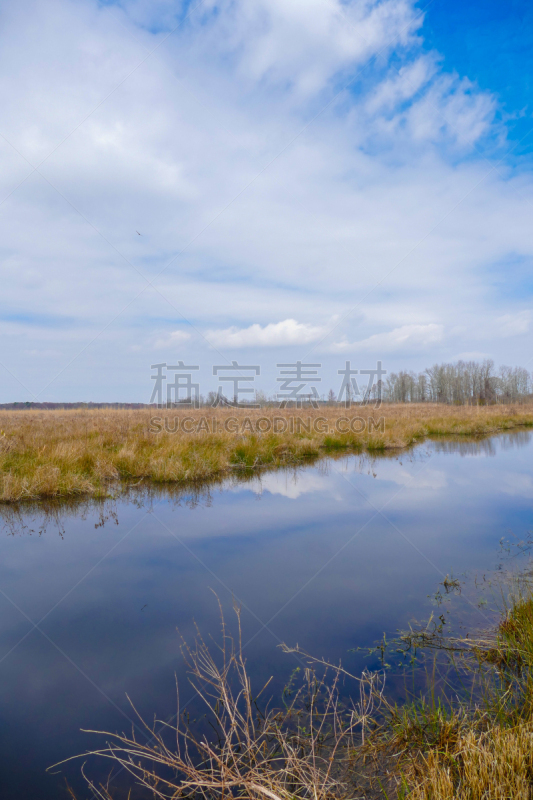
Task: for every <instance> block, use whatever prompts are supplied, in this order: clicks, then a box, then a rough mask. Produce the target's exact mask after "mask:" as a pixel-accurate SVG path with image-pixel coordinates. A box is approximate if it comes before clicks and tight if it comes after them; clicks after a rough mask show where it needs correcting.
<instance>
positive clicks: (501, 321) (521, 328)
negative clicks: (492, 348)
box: [495, 310, 532, 336]
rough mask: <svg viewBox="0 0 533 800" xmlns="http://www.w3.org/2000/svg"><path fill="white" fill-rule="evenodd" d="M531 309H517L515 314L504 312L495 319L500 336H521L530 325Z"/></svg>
mask: <svg viewBox="0 0 533 800" xmlns="http://www.w3.org/2000/svg"><path fill="white" fill-rule="evenodd" d="M531 316H532V314H531V311H528V310H526V311H519V312H518V313H516V314H504V315H503V316H501V317H498V318H497V319H496V320H495V323H496V329H497V330H498V332H499V334H500V336H522V335H523V334H524V333H528V332H529V329H530V327H531Z"/></svg>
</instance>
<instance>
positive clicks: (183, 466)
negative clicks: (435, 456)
mask: <svg viewBox="0 0 533 800" xmlns="http://www.w3.org/2000/svg"><path fill="white" fill-rule="evenodd" d="M154 418H157V419H159V420H160V422H159V423H157V422H154ZM295 418H300V419H301V420H302V421H303V422H302V423H298V422H297V421H296V422H295ZM291 420H292V421H291ZM178 426H179V429H178ZM183 426H184V427H185V428H186V431H184V430H183ZM520 426H533V406H527V405H526V406H520V405H516V406H503V405H499V406H483V407H479V406H475V407H474V406H458V407H455V406H446V405H435V404H429V403H427V404H406V405H384V406H382V408H380V409H377V410H376V409H373V408H372V407H370V406H366V407H356V408H351V409H344V408H338V407H323V408H320V409H319V410H313V409H301V410H287V409H285V410H280V409H271V408H269V409H246V410H244V409H238V410H236V409H228V408H218V409H210V408H209V409H198V410H181V409H180V410H167V409H164V410H155V409H148V408H147V409H136V410H116V409H111V410H108V409H97V410H85V409H78V410H28V411H3V412H0V502H4V503H6V502H14V501H18V500H22V499H38V498H45V497H72V496H76V495H85V496H95V497H102V496H105V495H106V494H108V493H109V492H110V491H111V487H112V486H113V484H115V486H116V484H117V482H129V483H133V482H138V481H140V480H146V481H155V482H159V483H163V482H169V483H175V484H185V483H188V482H194V481H196V482H198V481H206V480H210V479H213V478H220V477H223V476H224V475H225V474H229V473H231V472H233V473H235V472H236V471H238V470H248V471H250V470H256V469H260V468H262V467H276V466H287V465H296V464H300V463H303V462H304V461H306V460H312V459H316V458H319V457H320V456H323V455H327V454H328V453H330V454H331V453H333V452H342V451H343V450H344V451H347V452H362V451H367V452H379V451H384V450H391V449H394V448H405V447H409V446H410V445H412V444H414V443H416V442H419V441H421V440H423V439H424V438H426V437H431V436H445V435H461V436H466V435H468V436H472V435H474V436H481V435H486V434H491V433H495V432H497V431H504V430H510V429H513V428H516V427H520Z"/></svg>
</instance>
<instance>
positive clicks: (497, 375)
mask: <svg viewBox="0 0 533 800" xmlns="http://www.w3.org/2000/svg"><path fill="white" fill-rule="evenodd" d="M532 393H533V374H532V373H530V372H528V371H527V369H524V367H506V366H503V367H499V368H498V369H496V368H495V366H494V361H492V359H485V360H484V361H456V362H455V363H454V364H435V365H434V366H433V367H429V368H428V369H425V370H424V371H423V372H419V373H415V372H405V371H400V372H397V373H396V372H391V373H390V375H388V376H387V378H386V379H385V380H384V381H383V384H382V398H383V400H384V401H385V402H389V403H425V402H430V403H449V404H451V405H468V404H476V403H481V404H485V403H514V402H520V401H524V400H527V399H531V396H532Z"/></svg>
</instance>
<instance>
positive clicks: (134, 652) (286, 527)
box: [0, 432, 533, 800]
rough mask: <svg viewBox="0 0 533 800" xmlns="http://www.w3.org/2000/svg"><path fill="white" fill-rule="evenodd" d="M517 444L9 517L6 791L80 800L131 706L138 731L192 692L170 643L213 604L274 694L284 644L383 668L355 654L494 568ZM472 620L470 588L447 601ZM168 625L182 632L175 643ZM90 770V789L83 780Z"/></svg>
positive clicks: (467, 445) (2, 602) (1, 580)
mask: <svg viewBox="0 0 533 800" xmlns="http://www.w3.org/2000/svg"><path fill="white" fill-rule="evenodd" d="M532 504H533V439H532V435H531V433H529V432H518V433H513V434H505V435H502V436H498V437H494V438H492V439H488V440H483V441H478V442H466V441H462V442H441V443H425V444H424V445H421V446H419V447H417V448H416V449H415V450H413V451H412V452H411V453H409V454H405V453H403V454H402V455H401V456H399V455H395V456H392V457H388V458H379V459H375V460H370V459H368V458H360V457H356V456H353V457H347V458H342V459H339V460H328V461H322V462H320V464H319V465H318V466H312V467H307V468H304V469H301V470H298V471H297V472H293V471H291V472H287V471H283V472H282V471H279V472H273V473H268V474H265V475H263V476H262V477H261V478H260V479H259V478H257V479H254V480H249V481H246V482H241V483H236V482H234V483H231V482H228V483H227V484H224V485H222V486H220V487H217V488H213V489H211V491H210V492H205V493H200V494H199V495H197V496H192V495H183V494H182V495H181V496H177V495H175V494H174V495H172V494H171V493H162V494H157V495H153V496H151V497H149V496H147V495H146V494H145V495H142V494H141V495H138V496H136V497H135V498H132V497H130V498H129V499H122V500H119V501H117V502H114V503H106V504H105V505H103V504H81V505H78V506H70V507H63V508H62V509H61V510H59V511H50V512H48V513H46V512H45V511H44V510H42V509H41V510H38V509H33V510H32V509H25V510H23V511H20V512H17V511H13V510H4V511H3V512H2V517H1V523H2V525H3V532H2V535H1V536H0V609H1V615H0V680H1V687H2V688H1V692H0V737H1V741H0V752H1V754H2V757H1V762H0V787H1V796H2V797H9V798H10V800H15V798H17V799H18V798H21V799H22V798H24V800H27V799H28V798H30V797H32V798H33V797H35V798H37V797H39V798H43V800H48V798H54V800H55V798H61V797H66V796H67V794H66V790H65V788H64V787H65V777H66V778H67V779H68V781H69V783H71V784H72V785H73V786H75V787H76V789H77V791H78V792H79V797H80V798H85V797H90V796H91V794H90V792H88V790H87V789H85V788H84V785H83V783H82V782H81V781H80V780H79V769H80V763H81V762H80V763H74V764H70V765H68V766H66V767H63V768H62V769H61V771H57V772H56V773H55V774H50V773H46V772H45V770H46V768H47V767H49V766H50V765H52V764H54V763H55V762H57V761H59V760H61V759H64V758H67V757H69V756H71V755H74V754H76V753H81V752H83V751H85V750H86V749H87V748H90V747H92V746H96V745H97V744H101V743H102V742H101V741H100V742H99V741H98V740H97V739H95V737H94V736H91V735H89V734H86V733H82V732H81V731H80V729H81V728H90V729H97V730H108V731H115V730H129V728H130V727H131V726H130V722H129V721H128V720H129V719H130V718H131V717H132V712H131V708H130V706H129V705H128V701H127V698H126V693H127V694H128V695H129V696H130V697H131V698H132V700H134V701H135V703H136V705H137V707H138V708H139V709H140V710H141V711H142V712H143V714H145V715H146V717H147V718H148V719H151V718H152V716H153V714H154V713H156V714H157V715H158V716H159V717H161V718H168V717H169V716H170V715H171V714H172V713H173V712H174V711H175V708H176V697H175V682H174V681H175V678H174V676H175V675H176V674H177V676H178V679H179V681H180V687H181V702H182V704H185V703H186V702H187V701H188V699H189V696H190V695H192V692H191V690H190V688H189V687H188V685H187V683H186V677H185V675H184V666H183V661H182V658H181V654H180V647H179V645H180V634H183V635H184V636H185V637H186V638H191V636H192V633H193V625H194V622H196V623H197V624H198V626H199V627H200V629H201V631H202V632H203V633H204V634H206V635H209V634H213V635H214V636H216V635H217V633H218V632H219V629H220V622H219V616H218V614H219V612H218V606H217V602H216V598H215V597H214V595H213V592H212V591H210V590H213V591H214V592H216V594H217V595H218V597H219V598H220V601H221V603H222V606H223V608H224V610H225V612H226V614H227V616H228V618H231V607H232V597H235V598H236V599H237V601H238V602H239V603H240V604H241V605H242V621H243V628H244V643H245V653H246V656H247V660H248V665H249V667H250V672H251V674H252V678H253V679H255V680H256V681H257V683H258V684H259V681H261V680H262V679H265V678H266V677H268V676H270V675H271V674H274V675H275V676H276V680H277V682H278V683H277V684H276V683H275V684H274V685H275V686H278V685H279V686H281V685H283V682H284V681H285V679H286V678H287V677H288V675H289V674H290V672H291V671H292V669H293V668H294V666H296V662H294V660H293V657H292V656H290V655H284V654H283V653H281V651H280V649H279V648H278V647H277V645H279V643H280V642H287V643H288V644H296V643H298V644H299V645H300V646H301V647H302V648H304V649H306V650H308V651H309V652H311V653H313V654H315V655H319V656H325V657H327V658H335V659H338V658H342V660H343V662H344V663H345V664H346V665H347V666H348V667H349V668H352V669H353V670H361V669H362V668H364V667H365V666H370V667H374V666H378V662H377V661H376V660H375V659H374V660H372V659H370V660H369V659H368V658H365V657H364V655H363V654H362V653H358V652H355V653H353V652H349V651H351V650H352V648H357V647H365V646H369V645H371V644H372V643H373V642H375V641H376V640H377V639H379V638H380V637H381V636H382V634H383V632H387V633H388V634H389V635H390V634H391V633H394V632H395V631H396V630H397V629H398V628H403V627H405V626H406V625H407V624H408V623H409V621H410V620H412V619H413V618H414V617H416V618H418V619H420V618H423V617H424V616H427V615H428V614H429V613H430V611H431V610H434V609H433V606H432V605H431V600H430V599H428V595H432V594H433V593H434V592H435V590H436V589H437V588H438V584H439V582H440V581H442V579H443V576H444V575H445V574H446V573H451V572H452V571H453V573H454V574H456V575H458V574H460V573H462V572H465V571H474V572H476V573H479V574H482V573H483V571H485V570H487V571H488V570H493V569H494V568H495V566H496V564H497V559H498V543H499V540H500V539H501V538H502V537H506V538H509V537H512V536H513V535H514V536H517V537H518V538H523V537H524V536H525V534H526V532H527V531H528V529H529V528H531V523H532V520H533V514H532V510H533V509H532ZM457 603H459V605H460V604H461V603H463V606H464V611H465V614H467V616H468V615H470V617H475V615H476V613H481V612H476V609H475V607H474V606H472V605H470V603H469V601H468V597H467V594H466V593H465V594H464V595H463V596H461V598H458V599H457ZM177 629H179V633H178V631H177ZM95 769H96V767H95V766H94V767H93V770H92V773H91V774H92V775H93V776H94V775H95V771H94V770H95Z"/></svg>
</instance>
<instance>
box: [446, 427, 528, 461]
mask: <svg viewBox="0 0 533 800" xmlns="http://www.w3.org/2000/svg"><path fill="white" fill-rule="evenodd" d="M532 436H533V433H532V432H531V431H529V430H519V431H516V430H515V431H508V432H505V433H501V434H498V435H496V436H490V437H489V436H487V437H483V438H477V439H471V438H464V437H461V438H459V437H457V438H448V437H447V438H446V439H434V440H433V447H434V450H435V452H436V453H448V454H451V455H454V454H457V455H460V456H477V455H485V456H495V455H496V453H497V444H498V445H499V446H500V448H501V449H502V450H513V449H514V448H520V447H526V446H527V445H528V444H530V442H531V437H532Z"/></svg>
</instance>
